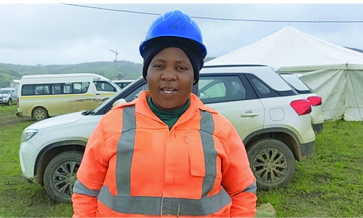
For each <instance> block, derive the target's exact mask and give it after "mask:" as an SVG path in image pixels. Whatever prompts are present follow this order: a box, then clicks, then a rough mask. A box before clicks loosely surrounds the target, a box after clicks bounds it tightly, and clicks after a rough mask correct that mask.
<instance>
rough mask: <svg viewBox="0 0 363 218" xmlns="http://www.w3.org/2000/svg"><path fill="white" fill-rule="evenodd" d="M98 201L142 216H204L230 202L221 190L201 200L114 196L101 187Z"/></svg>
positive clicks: (121, 211) (115, 209)
mask: <svg viewBox="0 0 363 218" xmlns="http://www.w3.org/2000/svg"><path fill="white" fill-rule="evenodd" d="M98 200H99V201H101V202H102V203H103V204H105V205H106V206H108V207H109V208H111V209H112V210H113V211H116V212H119V213H129V214H144V215H174V216H182V215H188V216H198V215H199V216H204V215H209V214H212V213H215V212H217V211H219V210H220V209H221V208H222V207H224V206H225V205H227V204H228V203H229V202H231V198H230V197H229V195H228V193H227V192H226V191H225V190H224V189H222V190H221V191H220V192H219V193H218V194H216V195H213V196H210V197H203V198H201V199H186V198H163V197H144V196H121V195H118V196H115V195H112V194H111V193H110V191H109V189H108V188H107V186H103V187H102V189H101V192H100V194H99V196H98Z"/></svg>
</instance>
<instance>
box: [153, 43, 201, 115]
mask: <svg viewBox="0 0 363 218" xmlns="http://www.w3.org/2000/svg"><path fill="white" fill-rule="evenodd" d="M146 79H147V84H148V89H149V91H150V96H151V98H152V100H153V103H154V104H155V106H157V107H158V108H161V109H176V108H179V107H181V106H183V105H184V104H185V102H186V101H187V100H188V98H189V95H190V93H191V92H192V88H193V83H194V71H193V65H192V63H191V62H190V60H189V58H188V56H187V55H186V54H185V53H184V51H183V50H181V49H180V48H176V47H169V48H165V49H163V50H161V51H160V52H159V53H157V54H156V55H155V56H154V58H153V59H152V60H151V62H150V64H149V67H148V69H147V76H146Z"/></svg>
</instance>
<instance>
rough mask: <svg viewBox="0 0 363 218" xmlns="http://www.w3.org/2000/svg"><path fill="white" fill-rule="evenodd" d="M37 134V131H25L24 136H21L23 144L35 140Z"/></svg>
mask: <svg viewBox="0 0 363 218" xmlns="http://www.w3.org/2000/svg"><path fill="white" fill-rule="evenodd" d="M37 133H38V130H37V129H28V130H24V132H23V134H21V142H25V141H28V140H29V139H31V138H33V136H35V134H37Z"/></svg>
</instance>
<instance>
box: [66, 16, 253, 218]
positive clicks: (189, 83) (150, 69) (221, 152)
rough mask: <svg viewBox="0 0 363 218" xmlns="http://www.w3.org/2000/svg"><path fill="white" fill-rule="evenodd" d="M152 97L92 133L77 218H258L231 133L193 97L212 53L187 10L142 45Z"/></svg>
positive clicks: (164, 21)
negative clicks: (205, 60) (104, 217)
mask: <svg viewBox="0 0 363 218" xmlns="http://www.w3.org/2000/svg"><path fill="white" fill-rule="evenodd" d="M140 54H141V56H142V57H143V58H144V64H143V76H144V78H145V79H146V80H147V84H148V91H143V92H142V93H140V95H139V97H138V98H137V99H135V100H134V101H132V102H130V103H125V104H121V105H118V106H116V107H115V108H113V109H112V110H111V111H110V112H108V113H107V114H106V115H105V116H104V117H103V118H102V119H101V121H100V122H99V124H98V125H97V127H96V129H95V130H94V132H93V133H92V135H91V137H90V139H89V141H88V144H87V146H86V151H85V154H84V157H83V160H82V163H81V166H80V168H79V170H78V173H77V178H78V181H77V182H76V184H75V186H74V194H73V197H72V201H73V208H74V217H82V216H86V217H87V216H88V217H95V216H108V217H111V216H118V217H154V216H155V217H162V216H171V217H174V216H176V217H196V216H200V217H254V215H255V213H256V193H255V192H256V185H255V178H254V176H253V174H252V172H251V170H250V168H249V163H248V159H247V155H246V151H245V149H244V146H243V143H242V141H241V139H240V137H239V135H238V134H237V132H236V130H235V129H234V127H233V126H232V124H231V123H230V122H229V121H228V120H227V119H226V118H224V117H223V116H222V115H220V114H219V113H218V112H216V111H215V110H213V109H211V108H209V107H207V106H205V105H203V103H202V102H201V101H200V100H199V99H198V97H197V96H195V95H194V94H192V87H193V85H194V84H196V83H197V82H198V80H199V71H200V69H201V68H202V66H203V63H204V61H203V60H204V58H205V56H206V54H207V51H206V48H205V46H204V45H203V41H202V35H201V32H200V30H199V27H198V26H197V24H196V23H195V22H194V21H193V20H192V19H191V18H190V17H189V16H188V15H186V14H184V13H183V12H181V11H178V10H176V11H171V12H167V13H165V14H164V15H162V16H161V17H159V18H158V19H156V20H155V21H154V23H153V24H152V25H151V27H150V29H149V31H148V34H147V36H146V39H145V41H144V42H143V43H142V44H141V45H140Z"/></svg>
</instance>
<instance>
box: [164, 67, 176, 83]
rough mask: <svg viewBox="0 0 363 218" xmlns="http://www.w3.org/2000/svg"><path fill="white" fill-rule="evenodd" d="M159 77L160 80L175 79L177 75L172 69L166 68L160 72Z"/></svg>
mask: <svg viewBox="0 0 363 218" xmlns="http://www.w3.org/2000/svg"><path fill="white" fill-rule="evenodd" d="M161 79H162V80H176V79H177V75H176V73H175V72H174V70H172V69H168V68H167V69H165V70H164V71H163V73H162V74H161Z"/></svg>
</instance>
